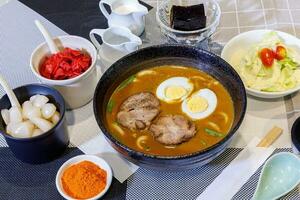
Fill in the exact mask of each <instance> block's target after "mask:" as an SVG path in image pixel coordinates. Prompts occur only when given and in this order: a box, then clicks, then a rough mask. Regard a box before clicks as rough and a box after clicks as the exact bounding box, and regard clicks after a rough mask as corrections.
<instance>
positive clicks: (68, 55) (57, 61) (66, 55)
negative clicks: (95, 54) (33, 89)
mask: <svg viewBox="0 0 300 200" xmlns="http://www.w3.org/2000/svg"><path fill="white" fill-rule="evenodd" d="M91 63H92V58H91V56H90V55H88V54H85V53H83V52H81V51H79V50H74V49H71V48H64V49H63V50H62V51H61V52H59V53H57V54H52V55H51V56H49V57H46V58H45V60H44V61H43V63H42V64H41V66H40V69H39V70H40V74H41V75H42V76H43V77H45V78H48V79H52V80H65V79H70V78H74V77H76V76H79V75H80V74H82V73H84V72H85V71H86V70H88V68H89V67H90V66H91Z"/></svg>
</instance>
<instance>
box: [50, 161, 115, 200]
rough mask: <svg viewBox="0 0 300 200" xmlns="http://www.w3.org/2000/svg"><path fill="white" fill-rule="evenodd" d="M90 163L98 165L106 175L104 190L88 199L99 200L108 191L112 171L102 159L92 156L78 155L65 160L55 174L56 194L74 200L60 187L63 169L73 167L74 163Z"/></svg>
mask: <svg viewBox="0 0 300 200" xmlns="http://www.w3.org/2000/svg"><path fill="white" fill-rule="evenodd" d="M85 160H87V161H91V162H93V163H94V164H96V165H98V166H99V167H100V168H101V169H103V170H105V171H106V173H107V176H106V186H105V188H104V190H102V192H100V193H99V194H98V195H96V196H94V197H92V198H90V199H88V200H96V199H99V198H101V197H102V196H103V195H104V194H105V193H106V192H107V190H108V189H109V187H110V185H111V182H112V171H111V168H110V166H109V165H108V163H107V162H106V161H105V160H103V159H102V158H100V157H98V156H93V155H80V156H76V157H73V158H71V159H69V160H67V161H66V162H65V163H64V164H63V165H62V166H61V167H60V168H59V170H58V172H57V174H56V180H55V182H56V188H57V190H58V192H59V193H60V194H61V196H63V197H64V198H65V199H68V200H75V199H74V198H72V197H70V196H69V195H68V194H67V193H65V191H64V189H63V187H62V183H61V176H62V174H63V172H64V170H65V169H67V168H68V167H70V166H71V165H74V164H76V163H79V162H81V161H85Z"/></svg>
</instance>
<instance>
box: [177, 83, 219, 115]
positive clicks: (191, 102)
mask: <svg viewBox="0 0 300 200" xmlns="http://www.w3.org/2000/svg"><path fill="white" fill-rule="evenodd" d="M217 103H218V100H217V96H216V94H215V93H214V92H213V91H212V90H210V89H201V90H199V91H197V92H195V93H194V94H192V95H191V96H190V97H189V98H187V99H185V100H184V101H183V102H182V104H181V109H182V112H184V113H185V114H187V115H188V116H189V117H190V118H191V119H193V120H199V119H204V118H206V117H208V116H209V115H210V114H212V113H213V112H214V111H215V109H216V107H217Z"/></svg>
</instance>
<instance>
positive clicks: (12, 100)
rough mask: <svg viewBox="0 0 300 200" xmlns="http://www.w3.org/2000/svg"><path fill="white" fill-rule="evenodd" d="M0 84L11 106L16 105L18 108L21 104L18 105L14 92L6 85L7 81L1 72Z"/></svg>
mask: <svg viewBox="0 0 300 200" xmlns="http://www.w3.org/2000/svg"><path fill="white" fill-rule="evenodd" d="M0 84H1V85H2V87H3V89H4V91H5V92H6V94H7V96H8V99H9V101H10V104H11V106H17V107H19V108H20V107H21V105H20V103H19V101H18V99H17V97H16V95H15V93H14V92H13V90H12V89H11V87H10V86H9V85H8V83H7V81H6V80H5V79H4V77H3V76H2V74H0Z"/></svg>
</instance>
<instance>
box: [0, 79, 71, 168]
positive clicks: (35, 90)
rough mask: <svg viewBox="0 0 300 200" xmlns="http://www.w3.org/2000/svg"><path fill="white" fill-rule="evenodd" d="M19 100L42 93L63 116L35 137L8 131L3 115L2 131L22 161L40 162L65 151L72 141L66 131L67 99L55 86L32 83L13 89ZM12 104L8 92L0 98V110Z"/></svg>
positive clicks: (0, 122) (0, 119)
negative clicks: (18, 136)
mask: <svg viewBox="0 0 300 200" xmlns="http://www.w3.org/2000/svg"><path fill="white" fill-rule="evenodd" d="M14 93H15V94H16V96H17V98H18V100H19V102H20V103H23V102H25V101H27V100H29V98H30V97H31V96H33V95H36V94H42V95H45V96H47V97H48V98H49V101H50V102H51V103H53V104H54V105H55V106H56V108H57V110H58V111H59V112H60V115H61V118H60V120H59V121H58V123H57V124H56V125H55V126H54V127H53V128H52V129H50V130H49V131H47V132H46V133H43V134H42V135H39V136H36V137H32V138H15V137H13V136H11V135H9V134H7V133H6V129H5V123H4V121H3V119H2V116H1V117H0V133H1V134H2V135H3V136H4V137H5V140H6V142H7V144H8V146H9V148H10V150H11V151H12V152H13V154H14V155H15V156H16V157H17V158H18V159H20V160H22V161H23V162H27V163H32V164H38V163H44V162H48V161H51V160H53V159H54V158H56V157H57V156H58V155H60V154H61V153H63V152H64V150H65V149H66V147H67V146H68V144H69V136H68V133H67V124H66V119H65V110H66V108H65V101H64V99H63V97H62V96H61V94H60V93H59V92H58V91H56V90H55V89H53V88H51V87H49V86H46V85H41V84H30V85H25V86H21V87H18V88H16V89H14ZM10 107H11V104H10V101H9V99H8V97H7V95H4V96H3V97H2V98H1V99H0V110H2V109H9V108H10Z"/></svg>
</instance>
